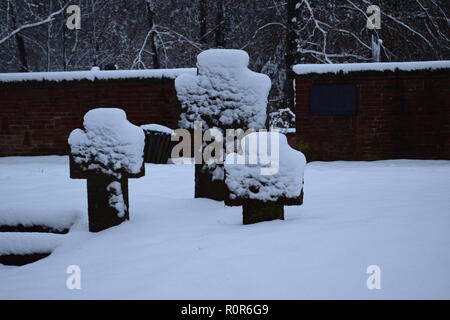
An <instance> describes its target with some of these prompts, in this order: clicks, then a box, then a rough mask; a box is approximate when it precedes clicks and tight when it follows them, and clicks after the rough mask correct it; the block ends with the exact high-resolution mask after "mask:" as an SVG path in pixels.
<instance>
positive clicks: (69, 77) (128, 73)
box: [0, 67, 197, 82]
mask: <svg viewBox="0 0 450 320" xmlns="http://www.w3.org/2000/svg"><path fill="white" fill-rule="evenodd" d="M183 73H188V74H196V73H197V69H196V68H179V69H146V70H98V69H96V68H95V67H94V68H92V70H90V71H63V72H20V73H0V82H22V81H44V80H45V81H57V82H59V81H74V80H90V81H94V80H108V79H129V78H139V79H148V78H150V79H151V78H156V79H161V78H170V79H175V78H176V77H178V76H179V75H180V74H183Z"/></svg>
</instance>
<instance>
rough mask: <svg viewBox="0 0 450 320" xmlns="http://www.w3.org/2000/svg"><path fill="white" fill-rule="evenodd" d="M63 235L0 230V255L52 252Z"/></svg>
mask: <svg viewBox="0 0 450 320" xmlns="http://www.w3.org/2000/svg"><path fill="white" fill-rule="evenodd" d="M63 237H64V235H61V234H54V233H40V232H1V233H0V255H8V254H17V255H22V254H33V253H49V252H52V251H53V250H54V249H55V248H56V247H57V246H58V245H59V244H60V243H61V241H62V240H63Z"/></svg>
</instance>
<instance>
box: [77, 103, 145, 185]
mask: <svg viewBox="0 0 450 320" xmlns="http://www.w3.org/2000/svg"><path fill="white" fill-rule="evenodd" d="M84 127H85V131H83V130H81V129H75V130H73V131H72V133H71V134H70V136H69V144H70V147H71V153H72V155H73V159H74V161H75V163H77V164H78V165H80V167H81V168H82V169H83V170H85V171H96V172H102V173H105V174H108V175H114V176H116V177H117V178H121V176H122V173H129V174H137V173H139V172H140V170H141V168H142V164H143V150H144V145H145V135H144V132H143V130H142V129H141V128H139V127H138V126H135V125H133V124H131V123H130V122H129V121H128V120H127V116H126V114H125V112H124V111H123V110H122V109H117V108H97V109H92V110H90V111H88V112H87V113H86V114H85V116H84Z"/></svg>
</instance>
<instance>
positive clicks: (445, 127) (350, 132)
mask: <svg viewBox="0 0 450 320" xmlns="http://www.w3.org/2000/svg"><path fill="white" fill-rule="evenodd" d="M315 83H338V84H344V83H351V84H356V86H357V91H358V98H357V101H358V104H357V114H356V115H354V116H313V115H312V114H311V113H310V109H309V107H310V105H309V99H310V96H309V94H310V89H311V86H312V85H313V84H315ZM296 128H297V133H296V136H295V142H293V143H294V144H295V145H296V146H297V148H299V149H300V150H302V151H304V152H305V153H306V155H307V158H308V160H310V161H313V160H378V159H398V158H409V159H450V71H449V70H447V71H442V70H441V71H434V72H430V71H422V72H417V71H415V72H400V71H397V72H358V73H349V74H346V75H342V74H340V75H335V74H326V75H317V74H316V75H302V76H300V75H299V76H297V79H296Z"/></svg>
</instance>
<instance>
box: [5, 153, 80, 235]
mask: <svg viewBox="0 0 450 320" xmlns="http://www.w3.org/2000/svg"><path fill="white" fill-rule="evenodd" d="M68 166H69V161H68V158H67V157H59V156H49V157H45V158H42V157H6V158H5V157H0V181H1V183H0V194H1V195H2V197H1V199H2V201H0V225H8V226H13V225H18V224H22V225H24V226H33V225H44V226H48V227H52V228H54V229H57V230H62V229H68V228H70V226H71V225H72V224H73V223H74V222H75V221H76V220H77V219H80V217H83V216H84V215H85V211H86V207H87V203H86V202H87V198H86V190H83V188H84V189H85V188H86V182H85V181H82V180H73V179H70V178H69V173H68V171H67V168H68ZM62 172H65V177H63V176H62V175H61V173H62ZM53 176H59V178H60V179H62V178H64V179H62V180H61V181H62V182H63V183H62V184H63V185H64V187H63V188H55V181H54V179H53ZM83 191H84V192H83ZM50 203H51V205H49V204H50Z"/></svg>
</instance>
